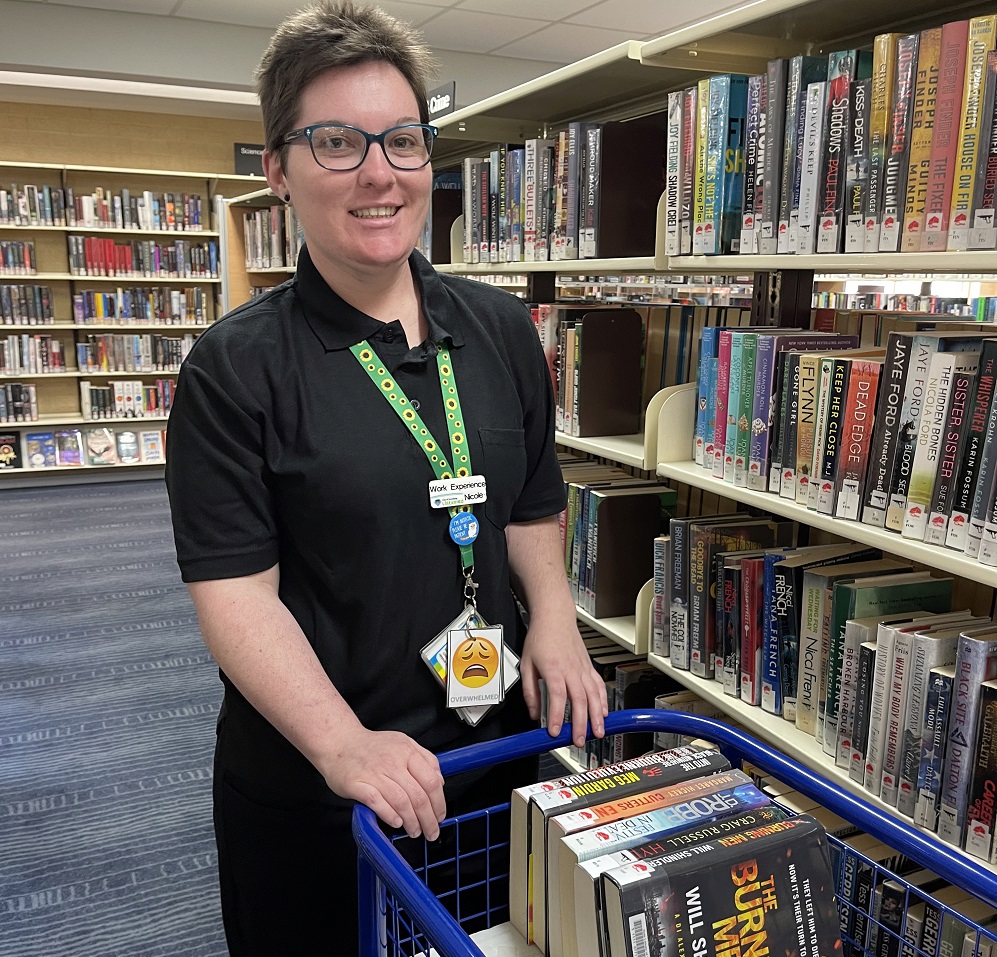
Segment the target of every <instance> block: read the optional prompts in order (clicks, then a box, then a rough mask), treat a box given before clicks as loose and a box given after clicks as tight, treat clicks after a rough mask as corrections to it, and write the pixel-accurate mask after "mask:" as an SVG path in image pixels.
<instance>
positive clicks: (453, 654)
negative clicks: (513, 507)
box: [350, 340, 519, 726]
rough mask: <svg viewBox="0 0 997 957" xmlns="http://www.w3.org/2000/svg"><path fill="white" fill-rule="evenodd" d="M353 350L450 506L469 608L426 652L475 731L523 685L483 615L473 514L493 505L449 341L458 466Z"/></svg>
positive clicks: (450, 413)
mask: <svg viewBox="0 0 997 957" xmlns="http://www.w3.org/2000/svg"><path fill="white" fill-rule="evenodd" d="M350 351H351V352H352V353H353V356H354V357H355V358H356V360H357V362H359V363H360V365H361V366H362V367H363V369H364V371H365V372H366V373H367V375H368V376H369V377H370V380H371V381H372V382H373V383H374V385H375V386H376V387H377V390H378V392H379V393H380V394H381V395H382V396H383V397H384V399H385V400H386V401H387V402H388V404H389V405H390V406H391V407H392V408H393V409H394V410H395V413H396V414H397V415H398V418H399V419H401V421H402V423H403V424H404V425H405V426H406V428H407V429H408V430H409V431H410V433H411V435H412V438H413V439H415V441H416V442H418V443H419V447H420V448H421V449H422V450H423V452H424V453H425V455H426V458H427V460H428V461H429V464H430V466H432V469H433V472H434V473H435V475H436V480H435V481H432V482H430V483H429V498H430V505H431V507H433V508H437V509H442V508H446V509H448V511H449V512H450V537H451V539H453V541H454V543H455V544H456V545H457V546H458V548H459V549H460V558H461V570H462V573H463V576H464V602H465V604H464V610H463V611H462V612H461V613H460V615H458V616H457V617H456V618H455V619H454V620H453V621H452V622H451V623H450V624H449V625H447V627H446V628H444V629H443V631H441V632H440V633H439V634H438V635H437V636H436V637H435V638H433V639H432V641H430V642H429V643H428V644H427V645H426V646H425V647H424V648H423V649H422V652H421V655H422V659H423V660H424V661H425V662H426V664H427V665H428V666H429V668H430V670H431V671H432V672H433V674H434V675H435V676H436V678H437V680H438V681H439V683H440V684H441V685H442V686H443V687H444V688H445V689H446V692H447V706H448V707H450V708H453V709H455V710H456V712H457V713H458V714H459V715H460V717H461V718H462V719H463V720H464V721H466V722H467V723H468V724H470V725H472V726H473V725H476V724H478V723H479V722H480V721H481V719H482V718H483V717H484V716H485V714H486V713H487V712H488V711H489V709H490V708H491V707H492V706H493V705H496V704H499V703H501V702H502V700H503V699H504V697H505V692H506V691H507V690H508V689H509V688H511V687H512V686H513V685H514V684H515V683H516V681H517V680H518V679H519V657H518V656H517V655H516V653H515V652H514V651H512V650H511V649H510V648H508V647H507V646H506V644H505V642H504V640H503V636H502V626H501V625H492V626H489V625H488V624H487V623H486V622H485V620H484V619H483V618H482V617H481V615H480V614H479V613H478V608H477V602H476V593H477V590H478V585H477V583H476V582H475V581H474V549H473V543H474V540H475V539H476V538H477V537H478V528H479V526H478V521H477V519H476V518H475V517H474V513H473V512H472V511H471V509H472V506H473V505H474V504H475V503H481V502H484V501H485V500H486V497H487V488H486V483H485V479H484V477H483V476H480V475H472V474H471V462H470V455H469V450H468V448H467V437H466V435H465V434H464V422H463V413H462V412H461V408H460V397H459V396H458V393H457V384H456V381H455V380H454V375H453V365H452V364H451V362H450V353H449V350H448V349H447V348H446V346H445V345H444V344H443V343H438V344H437V353H436V364H437V369H438V372H439V377H440V390H441V392H442V394H443V407H444V410H445V411H446V416H447V427H448V431H449V433H450V449H451V454H452V456H453V459H452V461H453V468H451V467H450V463H449V462H448V461H447V457H446V454H445V453H444V452H443V450H442V449H440V448H439V446H437V444H436V442H435V441H434V439H433V436H432V434H431V433H430V431H429V429H428V428H427V427H426V425H425V423H424V422H423V420H422V417H421V416H420V415H419V413H418V412H417V411H416V410H415V409H414V408H413V407H412V403H411V402H410V401H409V399H408V397H407V396H406V395H405V393H404V391H403V390H402V389H401V387H400V386H399V385H398V384H397V383H396V382H395V381H394V379H393V378H392V377H391V375H390V374H389V372H388V370H387V369H386V368H385V367H384V365H383V364H382V363H381V362H380V359H379V358H378V356H377V354H376V353H375V352H374V350H373V349H372V348H371V346H370V344H369V343H368V342H367V341H366V340H364V341H363V342H360V343H357V344H356V345H353V346H351V347H350Z"/></svg>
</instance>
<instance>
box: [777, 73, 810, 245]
mask: <svg viewBox="0 0 997 957" xmlns="http://www.w3.org/2000/svg"><path fill="white" fill-rule="evenodd" d="M803 59H804V58H803V57H802V56H794V57H793V58H792V59H791V60H790V61H789V71H788V78H787V80H786V116H785V122H784V124H783V134H782V173H781V176H780V177H779V224H778V229H777V236H778V241H777V251H778V252H779V253H780V254H782V253H791V252H794V251H795V248H796V247H795V246H793V245H792V244H791V240H790V231H789V216H790V211H791V209H792V206H793V170H794V167H795V166H796V156H797V152H796V147H797V131H798V128H799V117H800V104H801V102H802V99H803V92H804V89H803Z"/></svg>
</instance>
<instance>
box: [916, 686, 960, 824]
mask: <svg viewBox="0 0 997 957" xmlns="http://www.w3.org/2000/svg"><path fill="white" fill-rule="evenodd" d="M927 682H928V688H927V694H926V696H925V703H924V725H923V727H922V729H921V755H920V761H919V762H918V769H917V800H916V803H915V805H914V823H915V824H918V825H920V826H921V827H926V828H927V829H928V830H929V831H935V830H937V828H938V801H939V798H940V790H941V775H942V769H943V765H944V762H945V741H946V739H947V737H948V726H949V715H950V713H951V705H952V685H953V682H952V675H951V674H950V673H948V672H947V671H946V670H945V669H936V670H932V671H931V672H929V674H928V677H927Z"/></svg>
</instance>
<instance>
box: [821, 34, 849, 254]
mask: <svg viewBox="0 0 997 957" xmlns="http://www.w3.org/2000/svg"><path fill="white" fill-rule="evenodd" d="M856 56H857V52H856V51H855V50H844V51H841V52H835V53H831V54H830V56H829V57H828V68H827V91H826V96H827V100H826V105H825V116H826V119H825V125H824V146H823V157H822V159H821V174H822V175H821V176H820V178H819V180H820V181H819V191H818V199H817V243H816V251H817V252H819V253H836V252H840V251H841V247H842V240H843V238H844V226H843V220H844V206H845V164H846V160H847V158H848V153H847V151H848V133H849V129H850V126H851V96H850V94H851V81H852V74H853V71H854V66H853V64H854V63H855V60H856Z"/></svg>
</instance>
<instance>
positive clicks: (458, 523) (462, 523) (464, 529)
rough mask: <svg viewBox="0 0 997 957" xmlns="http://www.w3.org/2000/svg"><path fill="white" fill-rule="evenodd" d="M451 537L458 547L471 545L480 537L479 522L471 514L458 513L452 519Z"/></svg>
mask: <svg viewBox="0 0 997 957" xmlns="http://www.w3.org/2000/svg"><path fill="white" fill-rule="evenodd" d="M450 537H451V538H452V539H453V540H454V541H455V542H456V543H457V544H458V545H470V544H471V542H473V541H474V540H475V539H476V538H477V537H478V520H477V519H476V518H475V517H474V515H473V514H472V513H471V512H458V513H457V514H456V515H454V517H453V518H452V519H450Z"/></svg>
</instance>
